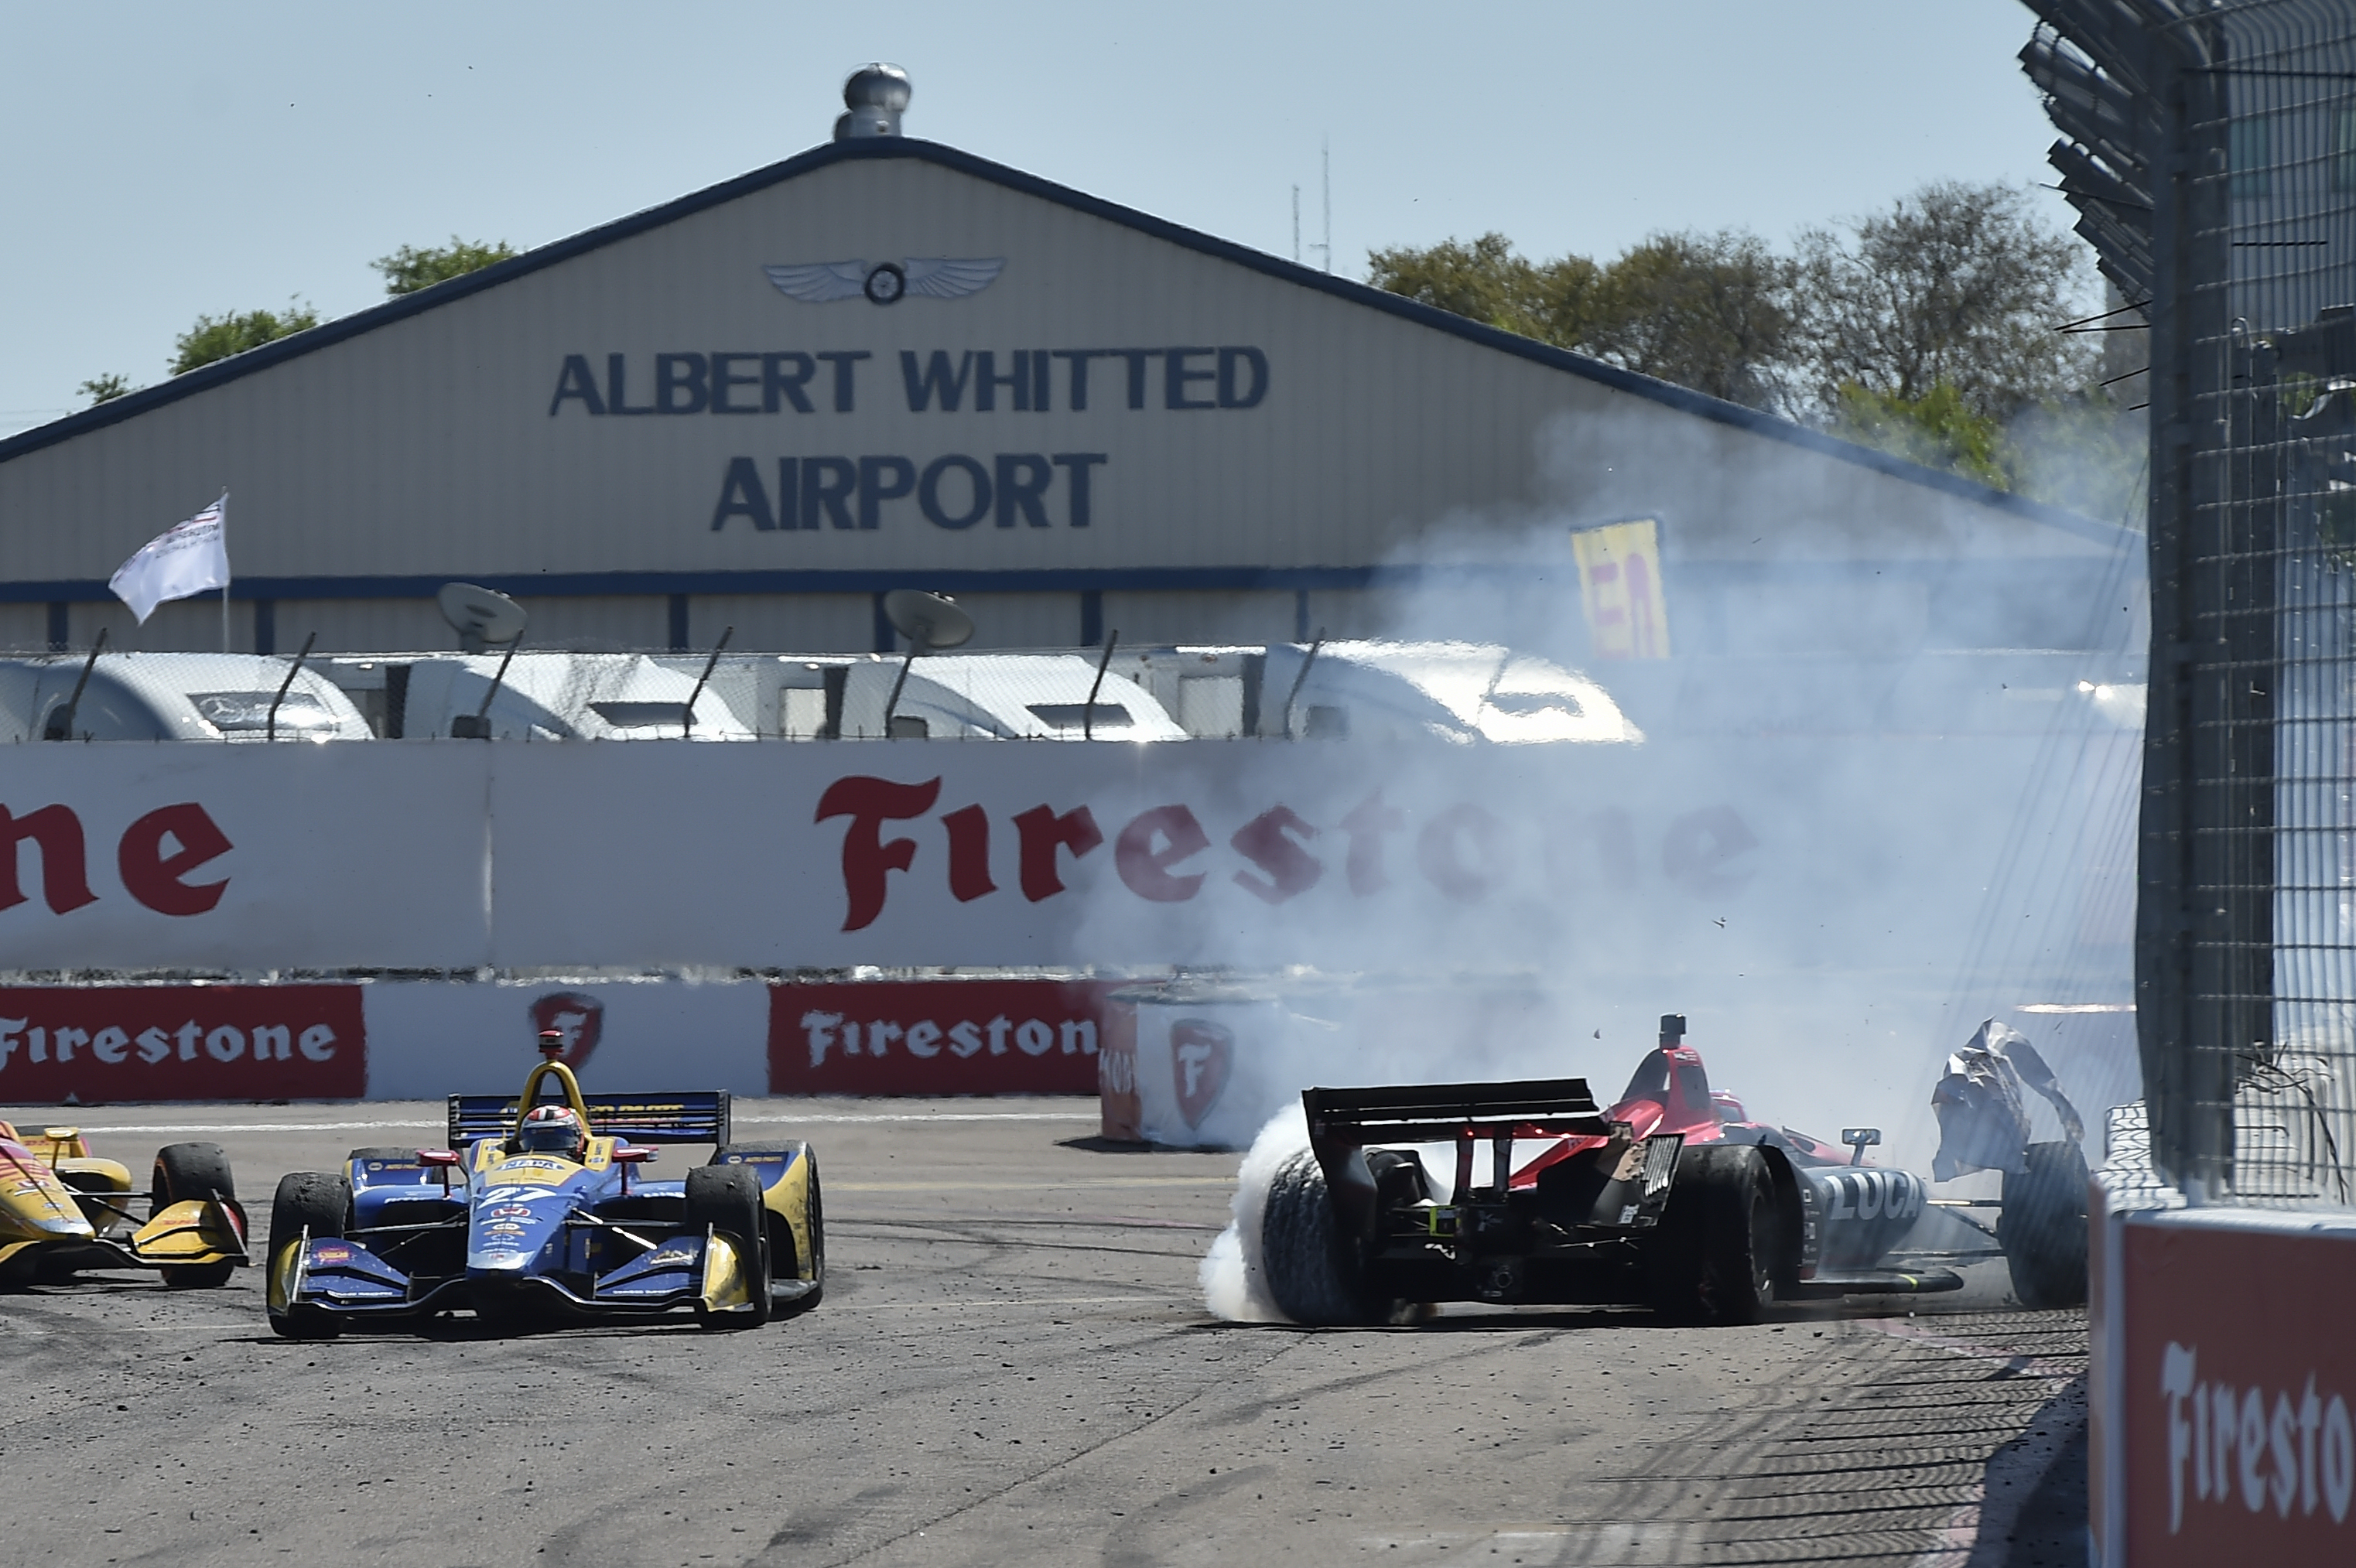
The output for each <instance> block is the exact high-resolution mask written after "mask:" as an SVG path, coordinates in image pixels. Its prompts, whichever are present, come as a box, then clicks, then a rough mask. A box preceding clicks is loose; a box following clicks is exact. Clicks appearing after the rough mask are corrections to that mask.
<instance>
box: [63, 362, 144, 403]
mask: <svg viewBox="0 0 2356 1568" xmlns="http://www.w3.org/2000/svg"><path fill="white" fill-rule="evenodd" d="M74 390H75V391H77V392H80V394H81V395H82V396H83V397H85V398H88V399H89V400H90V406H91V408H96V407H98V405H99V404H101V403H111V402H112V401H113V400H115V399H117V398H119V397H121V396H123V394H124V393H125V392H128V391H130V390H131V378H130V377H128V376H118V375H116V374H115V373H114V372H113V371H112V370H109V371H108V372H107V373H106V374H105V375H103V376H92V377H91V379H89V380H87V381H84V382H83V383H82V384H81V385H80V386H79V387H76V388H75V389H74Z"/></svg>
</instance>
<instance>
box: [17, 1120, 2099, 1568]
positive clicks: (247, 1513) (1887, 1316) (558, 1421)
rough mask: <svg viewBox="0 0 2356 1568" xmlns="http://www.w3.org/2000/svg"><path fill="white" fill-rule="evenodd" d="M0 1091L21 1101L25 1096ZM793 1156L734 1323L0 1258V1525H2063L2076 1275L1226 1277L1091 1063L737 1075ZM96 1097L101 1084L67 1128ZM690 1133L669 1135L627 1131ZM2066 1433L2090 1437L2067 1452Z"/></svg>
mask: <svg viewBox="0 0 2356 1568" xmlns="http://www.w3.org/2000/svg"><path fill="white" fill-rule="evenodd" d="M76 1115H78V1116H79V1118H80V1121H81V1123H82V1125H85V1126H87V1127H89V1128H91V1129H92V1131H91V1141H92V1143H93V1145H94V1146H95V1147H96V1149H97V1152H99V1153H100V1154H102V1155H112V1157H116V1158H119V1159H123V1160H124V1161H125V1162H126V1163H128V1164H130V1165H131V1166H132V1167H133V1168H134V1170H136V1171H140V1172H144V1171H145V1168H146V1165H147V1162H148V1160H149V1158H150V1157H151V1155H152V1151H153V1149H154V1148H155V1146H156V1145H158V1144H160V1143H166V1142H171V1141H175V1140H177V1139H180V1138H190V1137H202V1138H210V1139H214V1140H215V1141H218V1142H220V1143H221V1144H223V1145H225V1146H226V1147H228V1149H229V1151H230V1157H231V1159H232V1161H233V1162H234V1165H235V1168H236V1170H237V1173H238V1185H239V1190H240V1192H241V1195H242V1196H243V1197H244V1198H245V1200H246V1201H247V1203H248V1205H249V1207H250V1208H251V1209H252V1211H253V1217H254V1226H255V1230H256V1232H257V1236H256V1243H257V1252H258V1250H259V1242H260V1235H259V1232H261V1231H262V1229H263V1227H264V1226H265V1225H266V1222H267V1213H266V1211H267V1208H268V1203H269V1195H270V1192H271V1190H272V1189H273V1187H274V1186H275V1184H276V1182H277V1179H278V1177H279V1176H280V1175H281V1174H282V1173H283V1172H284V1171H287V1170H295V1169H324V1168H333V1166H334V1164H335V1162H336V1161H337V1160H338V1159H339V1158H340V1157H342V1156H343V1154H344V1153H345V1151H346V1150H347V1149H348V1148H349V1147H353V1146H356V1145H360V1144H385V1143H402V1142H408V1141H410V1140H412V1139H415V1140H418V1141H422V1142H433V1141H437V1140H438V1138H439V1136H440V1135H439V1134H438V1132H436V1131H435V1130H434V1129H435V1127H436V1126H437V1125H438V1123H439V1120H440V1107H439V1106H438V1105H423V1104H412V1105H396V1104H375V1105H328V1106H320V1105H308V1106H233V1107H224V1106H203V1107H187V1106H174V1107H139V1108H109V1109H94V1110H88V1111H82V1112H79V1113H77V1114H76ZM0 1116H5V1117H7V1118H9V1119H12V1120H20V1121H23V1122H26V1123H30V1124H32V1125H43V1124H45V1123H54V1122H56V1121H58V1120H59V1113H58V1112H57V1111H56V1110H54V1109H53V1108H52V1109H49V1110H45V1111H30V1112H24V1113H18V1112H15V1111H9V1110H5V1109H0ZM737 1116H738V1125H739V1126H740V1128H741V1129H743V1131H744V1135H746V1136H760V1135H766V1134H778V1135H783V1134H786V1133H788V1132H790V1131H797V1130H799V1131H805V1132H806V1133H807V1134H808V1136H810V1138H811V1139H812V1141H813V1142H814V1144H815V1145H816V1147H817V1148H818V1151H819V1162H820V1164H819V1168H820V1170H821V1173H822V1175H823V1177H824V1179H825V1187H826V1208H827V1230H828V1262H829V1269H830V1275H829V1283H828V1287H827V1296H826V1299H825V1301H824V1303H823V1304H821V1305H820V1306H819V1307H817V1308H816V1309H815V1310H813V1311H810V1312H809V1313H807V1314H805V1315H803V1316H801V1317H795V1318H792V1319H790V1320H787V1321H783V1322H778V1323H773V1324H771V1325H769V1326H768V1327H766V1328H760V1329H756V1330H750V1331H735V1332H718V1331H709V1330H704V1329H701V1328H695V1327H693V1326H692V1325H691V1324H689V1323H685V1322H681V1323H680V1325H679V1326H677V1327H669V1326H655V1327H631V1328H573V1329H564V1330H559V1331H552V1332H547V1333H538V1334H531V1335H528V1336H524V1337H521V1338H517V1339H489V1338H484V1337H480V1336H477V1335H476V1334H474V1333H473V1332H471V1331H465V1330H455V1331H450V1332H444V1333H442V1334H438V1335H436V1336H434V1337H419V1336H414V1335H406V1334H400V1335H374V1334H369V1335H347V1336H346V1337H344V1338H342V1339H337V1340H335V1341H332V1342H327V1343H315V1344H295V1343H291V1342H287V1341H282V1340H279V1339H273V1337H272V1336H271V1334H270V1332H269V1330H268V1328H267V1327H266V1326H265V1324H264V1322H263V1317H262V1287H261V1281H260V1272H261V1271H260V1270H259V1269H254V1270H249V1271H244V1272H241V1274H240V1275H238V1277H237V1278H236V1280H235V1281H234V1282H233V1283H232V1284H231V1285H229V1286H228V1287H226V1288H223V1289H220V1290H214V1291H198V1292H167V1291H166V1290H165V1289H163V1288H162V1287H161V1286H160V1285H156V1284H155V1283H152V1281H151V1280H149V1279H148V1278H146V1277H145V1276H141V1275H103V1276H94V1277H92V1278H91V1279H88V1280H86V1281H85V1282H84V1283H82V1284H80V1285H75V1286H70V1287H57V1288H42V1289H38V1290H35V1291H32V1292H28V1293H25V1294H21V1295H14V1296H0V1369H5V1394H6V1405H7V1408H8V1411H9V1414H10V1420H9V1421H8V1423H7V1424H6V1425H5V1428H0V1475H5V1477H6V1491H7V1496H8V1498H9V1500H10V1506H9V1508H8V1509H7V1514H8V1518H7V1520H6V1522H5V1535H0V1541H5V1558H6V1559H7V1560H8V1561H10V1562H15V1563H45V1564H74V1565H79V1564H83V1563H91V1564H100V1563H170V1564H175V1565H178V1564H208V1565H209V1564H221V1565H233V1564H234V1565H242V1564H252V1563H302V1564H311V1563H337V1564H341V1563H356V1564H375V1563H384V1564H398V1565H400V1568H456V1565H460V1564H482V1565H492V1564H517V1565H547V1568H562V1565H603V1564H617V1565H618V1564H629V1565H632V1568H638V1565H662V1564H672V1563H677V1564H681V1565H686V1568H697V1565H701V1564H704V1563H721V1564H744V1563H765V1564H766V1563H776V1564H786V1563H792V1564H797V1565H803V1564H808V1565H816V1564H835V1563H860V1564H878V1565H882V1564H892V1565H902V1564H905V1565H917V1564H948V1563H1025V1564H1030V1563H1040V1564H1065V1563H1074V1564H1076V1563H1105V1564H1148V1563H1157V1564H1158V1563H1258V1562H1261V1561H1270V1560H1278V1559H1286V1560H1291V1561H1297V1562H1302V1563H1384V1564H1386V1565H1388V1568H1405V1565H1408V1564H1427V1563H1476V1564H1478V1563H1490V1564H1496V1565H1498V1568H1504V1565H1505V1564H1511V1563H1524V1564H1538V1563H1719V1564H1747V1563H1872V1564H1880V1563H1888V1564H1904V1565H1922V1568H1929V1565H1933V1564H1938V1565H1942V1568H1966V1565H1967V1564H1973V1565H1976V1564H1982V1563H1987V1564H1997V1563H2020V1564H2029V1563H2063V1562H2073V1561H2074V1562H2083V1560H2084V1559H2083V1545H2082V1544H2080V1540H2081V1538H2080V1537H2079V1535H2078V1533H2077V1532H2078V1531H2079V1529H2080V1526H2079V1524H2078V1522H2077V1520H2079V1519H2082V1518H2083V1513H2082V1512H2075V1511H2074V1510H2075V1509H2077V1508H2080V1507H2082V1506H2083V1505H2082V1504H2081V1503H2079V1502H2078V1500H2077V1495H2076V1494H2075V1493H2074V1492H2073V1490H2072V1476H2071V1471H2070V1467H2071V1465H2072V1463H2073V1456H2080V1457H2076V1458H2075V1459H2074V1462H2075V1463H2076V1464H2077V1465H2078V1466H2079V1467H2081V1469H2082V1468H2083V1457H2082V1455H2083V1387H2084V1385H2083V1372H2084V1366H2085V1323H2084V1317H2083V1314H2078V1313H2027V1312H2020V1311H2015V1310H2003V1309H2001V1308H2000V1307H1998V1306H1997V1302H1998V1299H1999V1298H2000V1293H2001V1270H2000V1268H1999V1269H1997V1271H1996V1280H1995V1281H1994V1282H1993V1283H1992V1282H1991V1281H1990V1280H1989V1279H1988V1278H1987V1273H1988V1271H1987V1269H1985V1268H1981V1269H1978V1270H1976V1271H1975V1285H1974V1289H1973V1290H1972V1291H1970V1292H1966V1293H1965V1294H1964V1295H1963V1296H1954V1297H1945V1298H1936V1299H1938V1300H1939V1301H1941V1302H1943V1303H1944V1306H1945V1307H1947V1308H1948V1309H1947V1310H1941V1311H1932V1310H1924V1309H1922V1307H1921V1305H1920V1304H1919V1303H1918V1311H1919V1313H1920V1315H1919V1316H1914V1317H1909V1316H1907V1315H1906V1312H1905V1308H1904V1306H1903V1305H1902V1304H1901V1306H1900V1307H1898V1308H1897V1310H1896V1311H1895V1312H1894V1313H1891V1312H1890V1311H1888V1310H1887V1309H1872V1308H1868V1307H1863V1306H1862V1305H1861V1304H1858V1303H1850V1304H1848V1306H1847V1308H1846V1309H1844V1310H1824V1309H1816V1308H1811V1309H1808V1310H1805V1311H1794V1312H1791V1313H1789V1314H1787V1315H1785V1316H1783V1317H1781V1318H1779V1319H1778V1320H1777V1321H1774V1322H1772V1323H1771V1324H1766V1325H1762V1326H1760V1327H1758V1328H1738V1329H1714V1330H1696V1329H1672V1328H1658V1327H1655V1326H1654V1325H1653V1324H1652V1323H1650V1322H1649V1321H1648V1320H1647V1319H1646V1318H1645V1317H1644V1315H1643V1314H1641V1313H1635V1312H1616V1311H1586V1310H1582V1311H1576V1312H1560V1311H1541V1310H1534V1309H1523V1310H1518V1311H1512V1312H1486V1313H1465V1314H1462V1315H1457V1314H1451V1315H1449V1316H1445V1317H1441V1318H1440V1319H1439V1320H1438V1321H1436V1322H1433V1323H1430V1324H1427V1325H1424V1326H1422V1327H1419V1328H1409V1329H1386V1330H1376V1331H1363V1332H1362V1331H1344V1330H1326V1331H1313V1332H1312V1331H1304V1330H1299V1329H1290V1328H1269V1327H1247V1326H1239V1325H1230V1324H1223V1323H1220V1322H1217V1321H1215V1320H1214V1319H1212V1318H1211V1317H1208V1316H1207V1315H1206V1314H1205V1311H1204V1309H1203V1306H1202V1298H1201V1294H1200V1292H1199V1290H1198V1288H1197V1286H1196V1282H1195V1281H1196V1276H1195V1266H1196V1262H1197V1260H1198V1259H1199V1258H1200V1257H1201V1256H1202V1253H1203V1252H1204V1249H1205V1246H1206V1245H1207V1244H1208V1243H1209V1242H1210V1240H1211V1237H1212V1236H1213V1234H1214V1233H1215V1232H1216V1231H1217V1229H1218V1228H1219V1227H1220V1226H1221V1225H1222V1224H1223V1223H1224V1222H1225V1220H1226V1204H1227V1200H1228V1196H1229V1193H1230V1191H1231V1190H1232V1178H1233V1172H1234V1169H1235V1163H1236V1162H1235V1157H1233V1156H1227V1155H1205V1154H1184V1153H1170V1152H1151V1153H1145V1152H1140V1153H1130V1152H1116V1151H1113V1150H1109V1149H1106V1148H1102V1147H1093V1144H1092V1140H1091V1138H1090V1136H1089V1135H1091V1134H1092V1133H1093V1132H1094V1131H1095V1125H1094V1124H1095V1109H1094V1105H1093V1104H1092V1103H1090V1102H1084V1101H1074V1100H1044V1101H1041V1100H1030V1101H972V1100H966V1101H936V1102H905V1101H900V1102H883V1101H866V1102H861V1101H821V1102H785V1101H768V1102H751V1101H740V1102H738V1109H737ZM100 1129H103V1130H100ZM701 1157H703V1156H702V1154H701V1151H698V1150H694V1149H691V1148H676V1149H666V1150H665V1151H664V1154H663V1159H662V1162H661V1163H660V1164H659V1165H658V1166H657V1167H656V1168H655V1171H654V1172H653V1173H652V1174H656V1175H672V1176H675V1175H676V1174H677V1172H678V1171H679V1170H680V1168H682V1166H683V1165H684V1164H685V1163H687V1162H690V1161H692V1160H695V1159H700V1158H701Z"/></svg>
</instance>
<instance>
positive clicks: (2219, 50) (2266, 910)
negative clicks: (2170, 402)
mask: <svg viewBox="0 0 2356 1568" xmlns="http://www.w3.org/2000/svg"><path fill="white" fill-rule="evenodd" d="M2211 16H2214V17H2215V28H2216V30H2215V33H2214V34H2213V35H2212V42H2211V56H2210V59H2211V63H2210V64H2208V65H2207V66H2206V68H2205V69H2206V70H2207V72H2208V73H2209V75H2210V77H2211V82H2210V83H2209V91H2206V92H2205V93H2199V94H2194V95H2191V96H2190V98H2189V99H2188V101H2189V102H2190V104H2192V105H2194V106H2195V107H2194V109H2193V123H2191V124H2190V125H2189V127H2188V129H2189V131H2190V135H2189V136H2188V137H2187V138H2186V142H2185V144H2186V145H2188V146H2190V147H2193V148H2196V149H2206V150H2207V155H2205V156H2198V157H2195V158H2193V159H2190V160H2189V163H2190V168H2189V184H2190V199H2189V200H2188V201H2187V202H2186V204H2185V208H2184V210H2185V213H2186V215H2187V219H2188V223H2187V227H2188V229H2190V244H2189V245H2188V246H2187V247H2186V251H2185V254H2187V255H2188V256H2190V257H2195V258H2206V259H2208V261H2209V262H2210V265H2209V266H2208V267H2207V268H2205V269H2191V270H2188V274H2187V275H2185V276H2183V277H2181V278H2180V279H2179V289H2180V290H2181V293H2180V294H2179V298H2180V299H2181V300H2183V302H2184V304H2185V307H2186V308H2185V318H2186V319H2187V320H2188V321H2192V322H2197V323H2200V324H2201V326H2200V327H2199V328H2198V329H2197V330H2195V331H2194V332H2192V333H2190V334H2188V335H2187V337H2186V340H2185V349H2184V352H2185V353H2186V354H2188V355H2189V356H2190V359H2191V361H2192V363H2191V364H2190V366H2189V367H2186V368H2188V369H2189V370H2190V374H2189V375H2188V376H2186V377H2185V379H2184V382H2183V384H2184V385H2185V386H2186V387H2187V389H2188V390H2189V392H2190V396H2189V397H2187V398H2186V399H2185V400H2184V402H2183V404H2182V407H2183V409H2184V410H2185V411H2186V413H2187V414H2188V415H2189V418H2190V425H2191V430H2190V448H2191V451H2190V458H2191V466H2190V474H2191V478H2192V483H2191V485H2190V497H2189V499H2190V506H2189V508H2188V517H2187V521H2188V523H2189V525H2190V526H2189V528H2187V531H2186V535H2185V541H2184V549H2185V555H2184V563H2185V566H2186V569H2187V574H2188V577H2189V578H2191V579H2198V580H2200V581H2201V582H2202V583H2203V584H2204V585H2205V586H2204V587H2203V588H2202V589H2201V590H2199V591H2196V592H2194V593H2193V594H2192V596H2191V600H2190V614H2189V617H2188V619H2189V622H2190V628H2191V635H2190V638H2189V645H2190V646H2189V649H2188V650H2187V654H2188V656H2186V658H2185V660H2184V665H2185V668H2186V677H2187V684H2188V688H2189V690H2190V696H2191V700H2190V711H2189V715H2188V718H2189V722H2188V725H2187V729H2186V731H2185V734H2184V741H2185V744H2186V745H2187V746H2188V748H2189V749H2190V755H2191V758H2192V763H2193V766H2192V769H2191V771H2190V775H2189V777H2188V779H2187V784H2188V787H2189V790H2190V800H2189V802H2188V805H2189V807H2190V810H2189V813H2188V816H2187V827H2188V830H2189V832H2190V835H2191V837H2192V839H2193V843H2192V845H2191V847H2190V848H2191V852H2190V866H2191V869H2192V884H2193V885H2192V887H2191V888H2190V890H2189V891H2190V895H2191V897H2190V900H2189V902H2190V904H2191V905H2192V906H2193V907H2194V908H2195V909H2196V911H2198V912H2201V914H2203V915H2206V914H2214V915H2216V916H2221V917H2222V918H2221V919H2217V920H2214V921H2213V922H2212V921H2208V920H2203V919H2196V921H2195V922H2194V924H2193V934H2192V946H2193V951H2192V954H2191V959H2192V962H2191V965H2190V980H2191V983H2190V987H2188V994H2187V998H2186V999H2187V1001H2188V1003H2189V1007H2190V1019H2189V1022H2190V1029H2188V1030H2187V1031H2186V1034H2185V1036H2184V1038H2185V1040H2186V1041H2187V1044H2188V1047H2189V1049H2190V1050H2191V1051H2195V1052H2201V1053H2210V1054H2212V1055H2222V1056H2223V1057H2224V1058H2227V1060H2224V1061H2212V1062H2210V1063H2208V1064H2207V1067H2208V1070H2207V1071H2199V1072H2191V1073H2189V1074H2187V1075H2185V1077H2184V1078H2183V1079H2182V1080H2180V1081H2179V1082H2182V1083H2186V1084H2188V1085H2190V1086H2192V1093H2194V1095H2195V1096H2196V1097H2199V1098H2201V1100H2202V1102H2203V1103H2201V1104H2199V1105H2197V1106H2196V1107H2194V1109H2195V1114H2196V1116H2197V1115H2201V1114H2202V1113H2205V1114H2206V1115H2209V1116H2211V1117H2214V1118H2216V1119H2217V1120H2218V1121H2220V1122H2222V1123H2223V1124H2224V1125H2230V1128H2231V1134H2230V1137H2231V1142H2230V1148H2231V1156H2230V1166H2229V1168H2228V1169H2227V1171H2225V1172H2223V1173H2222V1174H2224V1176H2225V1181H2224V1184H2223V1188H2222V1190H2219V1191H2216V1192H2214V1193H2213V1194H2212V1195H2213V1196H2214V1197H2217V1198H2220V1199H2223V1200H2228V1201H2238V1202H2255V1203H2283V1202H2290V1203H2327V1204H2348V1203H2350V1202H2351V1201H2356V6H2351V5H2347V4H2344V3H2343V4H2319V3H2318V0H2271V3H2269V0H2258V3H2254V4H2243V5H2233V6H2229V7H2226V8H2225V9H2224V10H2223V11H2222V13H2211ZM2219 152H2222V157H2219V156H2217V154H2218V153H2219ZM2156 368H2157V369H2160V370H2161V371H2162V373H2165V369H2166V368H2165V367H2156ZM2155 436H2156V439H2158V440H2160V441H2166V440H2169V439H2170V432H2167V431H2165V430H2158V431H2156V432H2155ZM2155 455H2156V459H2157V457H2158V453H2156V454H2155ZM2227 1094H2229V1095H2230V1104H2222V1103H2220V1097H2221V1096H2222V1095H2227Z"/></svg>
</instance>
